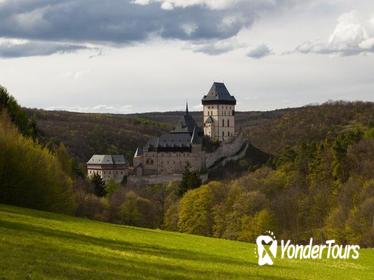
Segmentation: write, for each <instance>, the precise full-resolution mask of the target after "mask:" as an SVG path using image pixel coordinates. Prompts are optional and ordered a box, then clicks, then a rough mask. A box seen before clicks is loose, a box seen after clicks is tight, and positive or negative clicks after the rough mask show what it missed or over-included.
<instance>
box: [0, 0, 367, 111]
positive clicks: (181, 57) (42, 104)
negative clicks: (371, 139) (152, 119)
mask: <svg viewBox="0 0 374 280" xmlns="http://www.w3.org/2000/svg"><path fill="white" fill-rule="evenodd" d="M214 81H217V82H224V83H225V84H226V86H227V88H228V90H229V91H230V93H231V94H232V95H234V96H235V97H236V99H237V110H241V111H249V110H250V111H259V110H260V111H264V110H273V109H279V108H286V107H298V106H304V105H308V104H316V103H322V102H326V101H331V100H350V101H355V100H364V101H374V1H372V0H356V1H353V0H350V1H348V0H303V1H301V0H111V1H109V0H108V1H102V0H90V1H86V0H0V85H2V86H4V87H6V88H7V89H8V91H9V92H10V93H11V94H12V95H13V96H15V98H16V99H17V100H18V102H19V103H20V104H21V105H22V106H25V107H30V108H42V109H48V110H69V111H80V112H110V113H137V112H152V111H171V110H182V109H183V108H184V106H185V102H186V100H188V103H189V106H190V109H191V110H201V98H202V96H203V95H205V94H207V92H208V91H209V89H210V87H211V85H212V83H213V82H214Z"/></svg>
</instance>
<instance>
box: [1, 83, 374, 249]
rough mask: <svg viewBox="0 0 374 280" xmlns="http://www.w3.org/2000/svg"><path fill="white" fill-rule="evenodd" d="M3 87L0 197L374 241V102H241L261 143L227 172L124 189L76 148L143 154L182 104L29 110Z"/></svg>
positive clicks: (197, 227)
mask: <svg viewBox="0 0 374 280" xmlns="http://www.w3.org/2000/svg"><path fill="white" fill-rule="evenodd" d="M0 96H1V97H2V99H1V100H2V103H1V104H0V105H1V107H0V108H1V111H2V117H1V118H0V124H1V125H0V129H1V131H0V132H1V133H0V140H1V141H0V144H1V148H2V149H1V150H0V167H1V169H0V170H1V172H0V191H1V196H0V197H1V200H0V202H5V203H10V204H15V205H20V206H27V207H32V208H38V209H46V210H50V211H58V212H68V213H72V212H74V214H75V215H77V216H83V217H88V218H91V219H97V220H101V221H107V222H112V223H121V224H127V225H134V226H141V227H150V228H163V229H167V230H173V231H181V232H187V233H193V234H200V235H206V236H214V237H220V238H225V239H235V240H243V241H251V242H253V241H254V239H255V237H256V236H257V235H258V234H260V233H262V232H263V231H264V230H273V231H274V232H276V233H277V237H280V238H292V239H294V240H295V241H299V242H306V241H307V240H308V239H309V238H310V237H313V238H315V239H317V240H321V241H322V240H325V239H335V240H337V241H339V242H340V243H342V244H346V243H358V244H360V245H361V246H367V247H372V246H374V214H373V213H374V172H373V170H374V104H373V103H364V102H336V103H327V104H322V105H320V106H306V107H302V108H296V109H285V110H278V111H272V112H239V113H237V125H238V126H239V127H240V128H241V129H242V130H243V131H244V133H245V135H246V136H247V138H248V140H249V141H250V142H251V143H252V144H253V145H251V146H250V150H249V152H248V154H247V155H246V157H245V158H244V159H243V160H241V161H238V162H236V163H230V164H229V165H228V166H227V167H226V168H225V169H221V170H216V173H217V174H218V175H217V174H216V175H217V176H213V178H214V179H216V180H219V181H212V180H211V181H210V182H208V183H207V184H205V185H203V186H200V184H201V182H200V181H199V180H198V176H197V174H194V173H190V172H187V171H186V173H185V174H184V177H183V181H182V183H180V184H177V183H171V184H167V185H154V186H146V187H137V186H131V185H129V184H128V185H126V186H125V187H123V186H120V185H118V184H116V183H114V182H108V183H107V184H104V183H103V182H102V181H101V180H100V178H94V180H92V181H90V180H88V179H87V178H85V174H84V170H82V169H81V168H79V165H78V164H77V163H76V161H75V160H73V158H72V157H71V156H70V154H69V151H70V153H71V154H73V156H74V157H75V158H76V159H78V160H80V161H81V162H82V161H86V160H87V159H88V158H89V157H90V156H91V154H93V153H124V154H126V155H127V156H128V157H131V156H132V153H133V151H134V150H135V148H136V146H137V145H139V144H142V143H144V142H145V141H147V139H148V138H149V137H152V136H155V135H158V134H161V133H163V132H164V131H167V130H168V129H170V128H171V127H172V126H173V124H175V122H176V121H177V118H178V117H179V116H180V115H181V114H182V112H169V113H148V114H134V115H109V114H80V113H69V112H48V111H42V110H27V114H28V115H27V116H26V115H25V114H24V111H23V110H22V109H21V108H20V107H19V106H18V104H17V102H16V101H15V100H14V99H13V98H12V97H11V96H10V95H9V94H7V92H6V91H4V90H2V92H1V95H0ZM192 114H193V115H194V117H196V119H197V120H199V121H200V122H201V118H199V116H200V117H201V113H198V112H193V113H192ZM65 145H66V147H67V149H66V148H65ZM269 154H271V156H269ZM20 159H21V160H20ZM211 175H214V174H211ZM211 179H212V177H211ZM222 179H224V180H222Z"/></svg>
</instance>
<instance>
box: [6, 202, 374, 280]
mask: <svg viewBox="0 0 374 280" xmlns="http://www.w3.org/2000/svg"><path fill="white" fill-rule="evenodd" d="M254 248H255V247H254V245H253V244H249V243H243V242H236V241H228V240H220V239H214V238H206V237H201V236H194V235H187V234H180V233H172V232H166V231H161V230H148V229H142V228H134V227H128V226H120V225H113V224H107V223H100V222H95V221H90V220H85V219H79V218H74V217H69V216H63V215H58V214H52V213H47V212H41V211H35V210H29V209H22V208H17V207H12V206H5V205H0V279H90V280H92V279H210V280H215V279H374V250H360V258H359V259H358V260H356V261H354V260H349V261H334V260H318V261H305V260H303V261H298V260H293V261H290V260H287V261H285V260H276V262H275V264H274V266H266V267H259V266H258V265H257V260H256V258H255V255H254Z"/></svg>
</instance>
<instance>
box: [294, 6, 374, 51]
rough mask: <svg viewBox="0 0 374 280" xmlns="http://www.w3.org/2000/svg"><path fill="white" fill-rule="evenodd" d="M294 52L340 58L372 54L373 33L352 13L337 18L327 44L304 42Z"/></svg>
mask: <svg viewBox="0 0 374 280" xmlns="http://www.w3.org/2000/svg"><path fill="white" fill-rule="evenodd" d="M371 21H373V19H371ZM371 21H369V22H371ZM295 52H298V53H304V54H309V53H315V54H334V55H341V56H350V55H358V54H366V53H374V31H373V30H372V29H371V28H370V26H368V25H366V24H365V23H364V22H361V21H360V20H359V18H358V15H357V13H356V12H355V11H352V12H350V13H346V14H343V15H341V16H340V17H339V18H338V22H337V25H336V27H335V29H334V31H333V32H332V34H331V35H330V38H329V40H328V41H327V42H321V41H306V42H304V43H302V44H300V45H299V46H297V47H296V49H295Z"/></svg>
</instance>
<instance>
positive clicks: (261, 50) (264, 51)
mask: <svg viewBox="0 0 374 280" xmlns="http://www.w3.org/2000/svg"><path fill="white" fill-rule="evenodd" d="M271 54H272V51H271V49H270V48H269V47H268V46H267V45H265V44H262V45H259V46H257V47H256V48H254V49H252V50H250V51H249V52H248V53H247V56H248V57H250V58H256V59H260V58H263V57H265V56H269V55H271Z"/></svg>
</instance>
